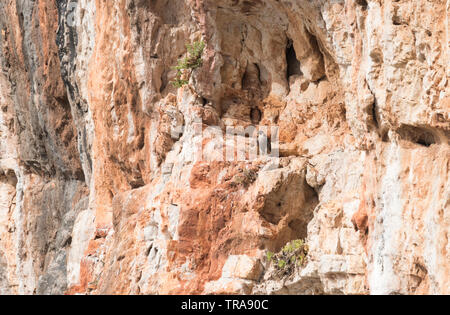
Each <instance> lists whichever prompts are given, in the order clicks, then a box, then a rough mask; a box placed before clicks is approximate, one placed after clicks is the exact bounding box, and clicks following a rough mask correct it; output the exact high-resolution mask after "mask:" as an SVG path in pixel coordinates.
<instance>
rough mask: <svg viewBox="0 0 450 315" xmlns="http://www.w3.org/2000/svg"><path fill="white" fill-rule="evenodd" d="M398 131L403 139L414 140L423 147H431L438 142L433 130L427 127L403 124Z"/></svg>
mask: <svg viewBox="0 0 450 315" xmlns="http://www.w3.org/2000/svg"><path fill="white" fill-rule="evenodd" d="M397 132H398V134H399V135H400V137H401V138H402V139H403V140H406V141H409V142H413V143H415V144H418V145H420V146H423V147H430V146H431V145H433V144H436V143H437V141H436V137H435V135H434V134H433V132H431V131H430V130H428V129H425V128H421V127H416V126H410V125H403V126H401V127H400V128H399V129H398V130H397Z"/></svg>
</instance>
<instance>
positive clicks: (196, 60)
mask: <svg viewBox="0 0 450 315" xmlns="http://www.w3.org/2000/svg"><path fill="white" fill-rule="evenodd" d="M186 49H187V52H188V53H187V56H186V57H184V58H183V59H180V60H178V64H177V65H176V66H175V67H173V69H175V70H177V75H176V77H175V80H174V81H172V85H173V86H175V87H176V88H180V87H182V86H184V85H186V84H188V83H189V80H186V79H185V78H183V77H184V75H187V76H190V75H191V73H192V71H193V70H195V69H197V68H199V67H201V66H202V64H203V60H202V55H203V51H204V49H205V43H204V42H203V41H199V42H194V43H192V44H188V45H186Z"/></svg>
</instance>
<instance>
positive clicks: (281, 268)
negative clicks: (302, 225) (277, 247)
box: [266, 239, 309, 277]
mask: <svg viewBox="0 0 450 315" xmlns="http://www.w3.org/2000/svg"><path fill="white" fill-rule="evenodd" d="M308 250H309V249H308V245H306V244H305V242H304V241H303V240H301V239H298V240H293V241H291V242H289V243H287V244H286V245H285V246H284V247H283V248H282V249H281V251H280V252H279V253H276V254H274V253H272V252H270V251H268V252H267V253H266V256H267V261H268V264H269V265H272V266H274V270H275V274H276V275H277V276H279V277H284V276H289V275H292V274H293V273H294V271H295V270H296V269H298V268H301V267H303V266H305V264H306V262H307V255H308Z"/></svg>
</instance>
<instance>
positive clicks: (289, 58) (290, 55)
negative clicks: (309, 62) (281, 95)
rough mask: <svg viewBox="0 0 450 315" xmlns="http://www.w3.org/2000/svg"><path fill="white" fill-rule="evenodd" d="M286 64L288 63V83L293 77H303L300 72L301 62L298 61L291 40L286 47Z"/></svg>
mask: <svg viewBox="0 0 450 315" xmlns="http://www.w3.org/2000/svg"><path fill="white" fill-rule="evenodd" d="M286 63H287V75H286V78H287V80H288V81H289V78H290V77H291V76H293V75H302V71H301V70H300V61H298V59H297V54H296V52H295V48H294V43H293V42H292V40H291V39H288V44H287V46H286Z"/></svg>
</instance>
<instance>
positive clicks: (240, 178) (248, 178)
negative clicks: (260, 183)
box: [231, 169, 258, 187]
mask: <svg viewBox="0 0 450 315" xmlns="http://www.w3.org/2000/svg"><path fill="white" fill-rule="evenodd" d="M257 177H258V174H257V173H256V171H255V170H253V169H244V170H243V171H242V173H240V174H237V175H235V176H234V177H233V178H232V180H231V184H232V185H234V186H237V185H242V186H245V187H247V186H249V185H250V184H252V183H253V182H254V181H255V180H256V178H257Z"/></svg>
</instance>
